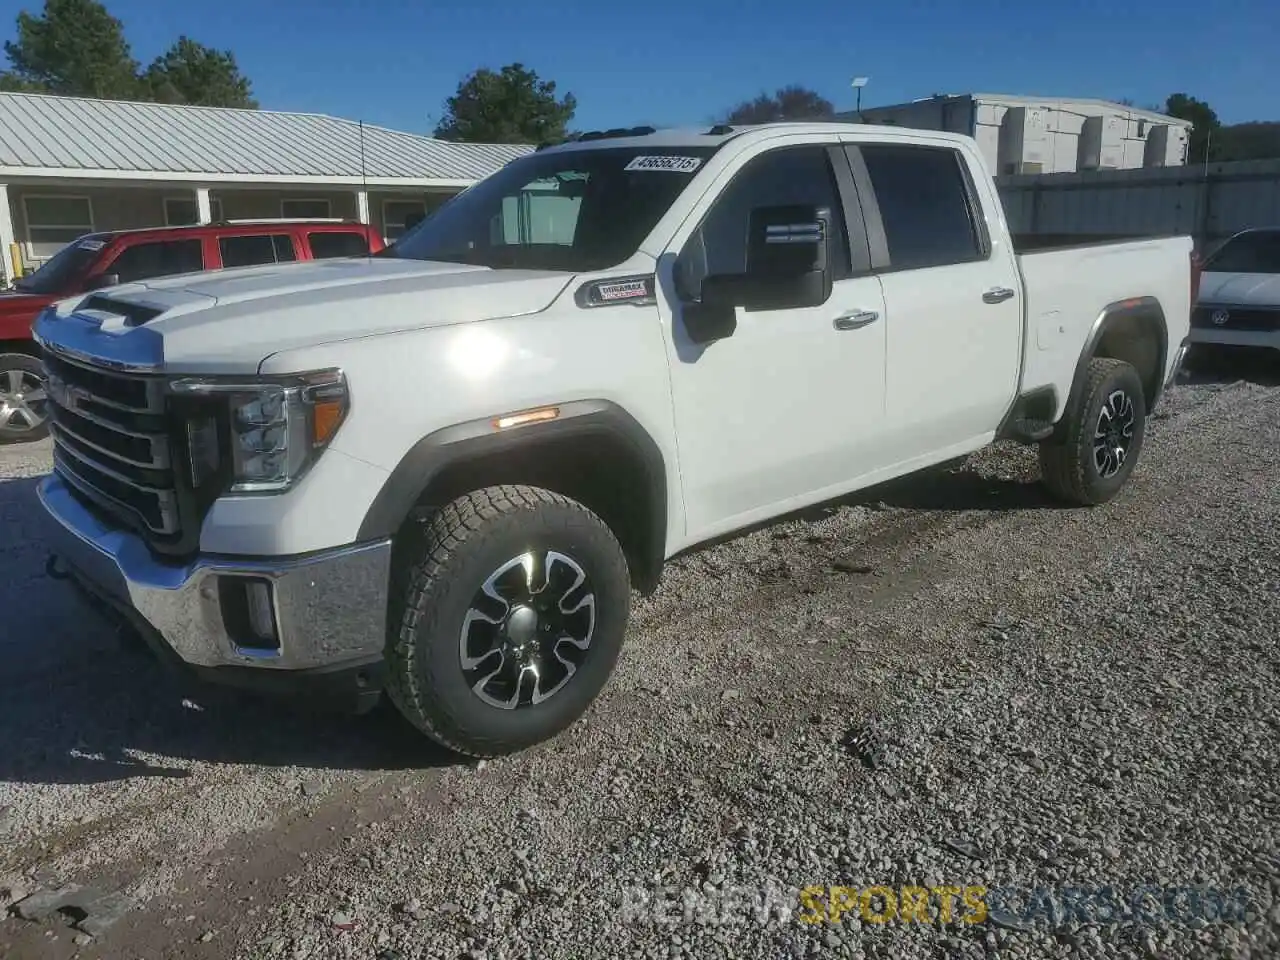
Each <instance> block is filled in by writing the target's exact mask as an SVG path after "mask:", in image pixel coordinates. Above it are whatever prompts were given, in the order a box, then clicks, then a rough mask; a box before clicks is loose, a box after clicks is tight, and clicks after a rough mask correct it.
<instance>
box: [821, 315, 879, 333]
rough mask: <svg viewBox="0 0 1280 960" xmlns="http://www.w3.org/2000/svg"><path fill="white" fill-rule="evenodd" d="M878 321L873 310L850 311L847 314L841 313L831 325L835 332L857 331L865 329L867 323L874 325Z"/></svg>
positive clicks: (877, 316)
mask: <svg viewBox="0 0 1280 960" xmlns="http://www.w3.org/2000/svg"><path fill="white" fill-rule="evenodd" d="M879 319H880V314H878V313H876V312H875V311H874V310H850V311H849V312H848V313H842V314H840V316H838V317H836V318H835V319H834V320H832V321H831V325H832V326H833V327H835V328H836V329H837V330H857V329H858V328H859V327H865V326H866V325H867V324H869V323H875V322H876V321H877V320H879Z"/></svg>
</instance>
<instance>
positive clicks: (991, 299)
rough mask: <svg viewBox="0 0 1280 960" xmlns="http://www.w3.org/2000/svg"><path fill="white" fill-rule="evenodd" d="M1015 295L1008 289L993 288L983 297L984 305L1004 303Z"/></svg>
mask: <svg viewBox="0 0 1280 960" xmlns="http://www.w3.org/2000/svg"><path fill="white" fill-rule="evenodd" d="M1013 295H1014V291H1013V290H1010V289H1009V288H1008V287H992V288H991V289H990V290H988V291H987V292H986V293H984V294H983V295H982V302H983V303H1004V302H1005V301H1006V300H1008V299H1009V298H1011V297H1012V296H1013Z"/></svg>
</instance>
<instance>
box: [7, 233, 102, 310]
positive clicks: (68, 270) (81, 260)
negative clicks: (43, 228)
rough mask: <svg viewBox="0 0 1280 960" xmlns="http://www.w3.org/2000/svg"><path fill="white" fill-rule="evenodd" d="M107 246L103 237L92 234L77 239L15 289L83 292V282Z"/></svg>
mask: <svg viewBox="0 0 1280 960" xmlns="http://www.w3.org/2000/svg"><path fill="white" fill-rule="evenodd" d="M105 245H106V242H105V239H104V238H103V237H102V236H95V235H93V234H89V235H88V236H85V237H81V238H80V239H79V240H73V241H71V242H70V243H68V244H67V245H66V246H65V247H63V248H62V249H61V250H59V251H58V252H57V253H55V254H54V255H53V256H52V257H50V258H49V259H48V260H46V261H45V262H44V264H43V265H41V267H40V269H38V270H36V272H35V273H33V274H31V275H30V276H28V277H23V278H22V279H20V280H18V281H17V282H15V283H14V285H13V286H14V289H16V290H21V291H22V292H23V293H40V294H48V295H50V296H54V295H57V294H60V293H65V294H72V293H79V292H80V290H79V286H80V284H79V281H80V279H81V278H82V277H83V276H84V273H85V271H86V270H87V269H88V268H89V266H90V264H92V263H93V261H94V260H96V259H98V253H99V252H100V251H101V250H102V248H103V247H104V246H105Z"/></svg>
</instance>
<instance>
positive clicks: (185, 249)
mask: <svg viewBox="0 0 1280 960" xmlns="http://www.w3.org/2000/svg"><path fill="white" fill-rule="evenodd" d="M203 247H204V244H203V243H201V241H200V240H199V239H188V240H154V241H146V242H142V243H134V244H130V245H129V246H127V247H125V248H124V249H123V250H121V251H120V252H119V253H118V254H117V255H116V256H115V258H114V259H113V260H112V261H111V262H110V263H108V264H107V265H106V266H105V267H104V268H103V270H102V272H103V273H104V274H106V275H113V274H114V275H115V276H116V277H118V278H119V281H118V282H120V283H133V282H135V281H138V280H151V279H154V278H156V277H170V276H173V275H175V274H179V273H197V272H199V271H201V270H203V269H204V250H203Z"/></svg>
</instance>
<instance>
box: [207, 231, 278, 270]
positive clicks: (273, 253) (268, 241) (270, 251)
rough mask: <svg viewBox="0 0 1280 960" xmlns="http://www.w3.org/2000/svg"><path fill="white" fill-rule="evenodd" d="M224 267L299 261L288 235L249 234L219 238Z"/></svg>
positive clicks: (219, 250)
mask: <svg viewBox="0 0 1280 960" xmlns="http://www.w3.org/2000/svg"><path fill="white" fill-rule="evenodd" d="M218 253H219V254H220V255H221V257H222V266H223V267H254V266H261V265H262V264H264V263H290V262H292V261H294V260H297V259H298V254H297V251H295V250H294V248H293V237H291V236H289V234H287V233H249V234H240V235H232V236H224V237H219V238H218Z"/></svg>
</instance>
